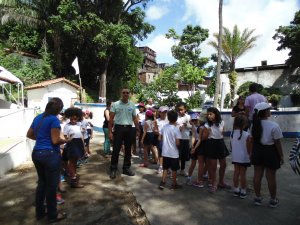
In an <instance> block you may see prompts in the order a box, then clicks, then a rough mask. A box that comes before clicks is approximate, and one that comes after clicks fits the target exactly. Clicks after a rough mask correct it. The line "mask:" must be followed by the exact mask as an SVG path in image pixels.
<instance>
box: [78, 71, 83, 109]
mask: <svg viewBox="0 0 300 225" xmlns="http://www.w3.org/2000/svg"><path fill="white" fill-rule="evenodd" d="M78 78H79V85H80V97H79V102H80V103H82V85H81V77H80V73H79V74H78Z"/></svg>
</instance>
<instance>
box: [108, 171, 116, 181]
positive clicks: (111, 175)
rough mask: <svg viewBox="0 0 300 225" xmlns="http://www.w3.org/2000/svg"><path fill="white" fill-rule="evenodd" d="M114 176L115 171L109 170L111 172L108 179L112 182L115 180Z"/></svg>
mask: <svg viewBox="0 0 300 225" xmlns="http://www.w3.org/2000/svg"><path fill="white" fill-rule="evenodd" d="M116 176H117V171H115V170H111V171H110V175H109V177H110V179H112V180H113V179H115V178H116Z"/></svg>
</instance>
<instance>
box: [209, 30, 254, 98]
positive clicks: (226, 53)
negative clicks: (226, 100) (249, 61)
mask: <svg viewBox="0 0 300 225" xmlns="http://www.w3.org/2000/svg"><path fill="white" fill-rule="evenodd" d="M254 31H255V29H252V30H248V28H246V29H244V30H243V32H242V33H241V32H240V30H239V29H238V27H237V25H235V26H234V27H233V31H232V33H231V32H230V30H229V29H228V28H226V27H223V32H224V34H222V35H221V36H222V56H223V57H224V58H225V60H226V61H228V62H229V63H230V70H229V80H230V94H231V101H232V100H233V98H234V96H235V87H236V76H237V74H236V72H235V64H236V61H237V60H238V59H239V58H240V57H241V56H242V55H244V54H245V53H246V52H247V51H248V50H249V49H251V48H253V47H254V46H255V42H256V40H257V39H258V37H259V36H253V33H254ZM214 37H215V38H216V39H217V40H218V39H219V34H217V33H215V34H214ZM209 44H210V45H211V46H213V47H214V48H215V49H216V50H217V49H218V43H217V42H216V41H210V42H209Z"/></svg>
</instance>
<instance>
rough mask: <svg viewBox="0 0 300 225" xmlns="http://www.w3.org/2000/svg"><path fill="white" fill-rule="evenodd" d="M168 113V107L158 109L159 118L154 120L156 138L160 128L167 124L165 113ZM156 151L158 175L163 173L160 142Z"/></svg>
mask: <svg viewBox="0 0 300 225" xmlns="http://www.w3.org/2000/svg"><path fill="white" fill-rule="evenodd" d="M168 111H169V107H168V106H161V107H159V109H158V112H159V118H158V119H157V120H156V122H157V127H158V136H159V135H160V134H161V130H162V128H163V127H164V126H165V125H166V124H168V123H169V121H168V118H167V112H168ZM157 149H158V156H159V167H158V170H157V173H158V174H161V173H162V172H163V158H162V155H161V153H162V141H158V145H157Z"/></svg>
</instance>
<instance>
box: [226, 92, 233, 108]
mask: <svg viewBox="0 0 300 225" xmlns="http://www.w3.org/2000/svg"><path fill="white" fill-rule="evenodd" d="M230 99H231V98H230V94H229V93H227V94H226V96H225V99H224V108H226V109H228V108H230V107H231V104H230Z"/></svg>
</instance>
